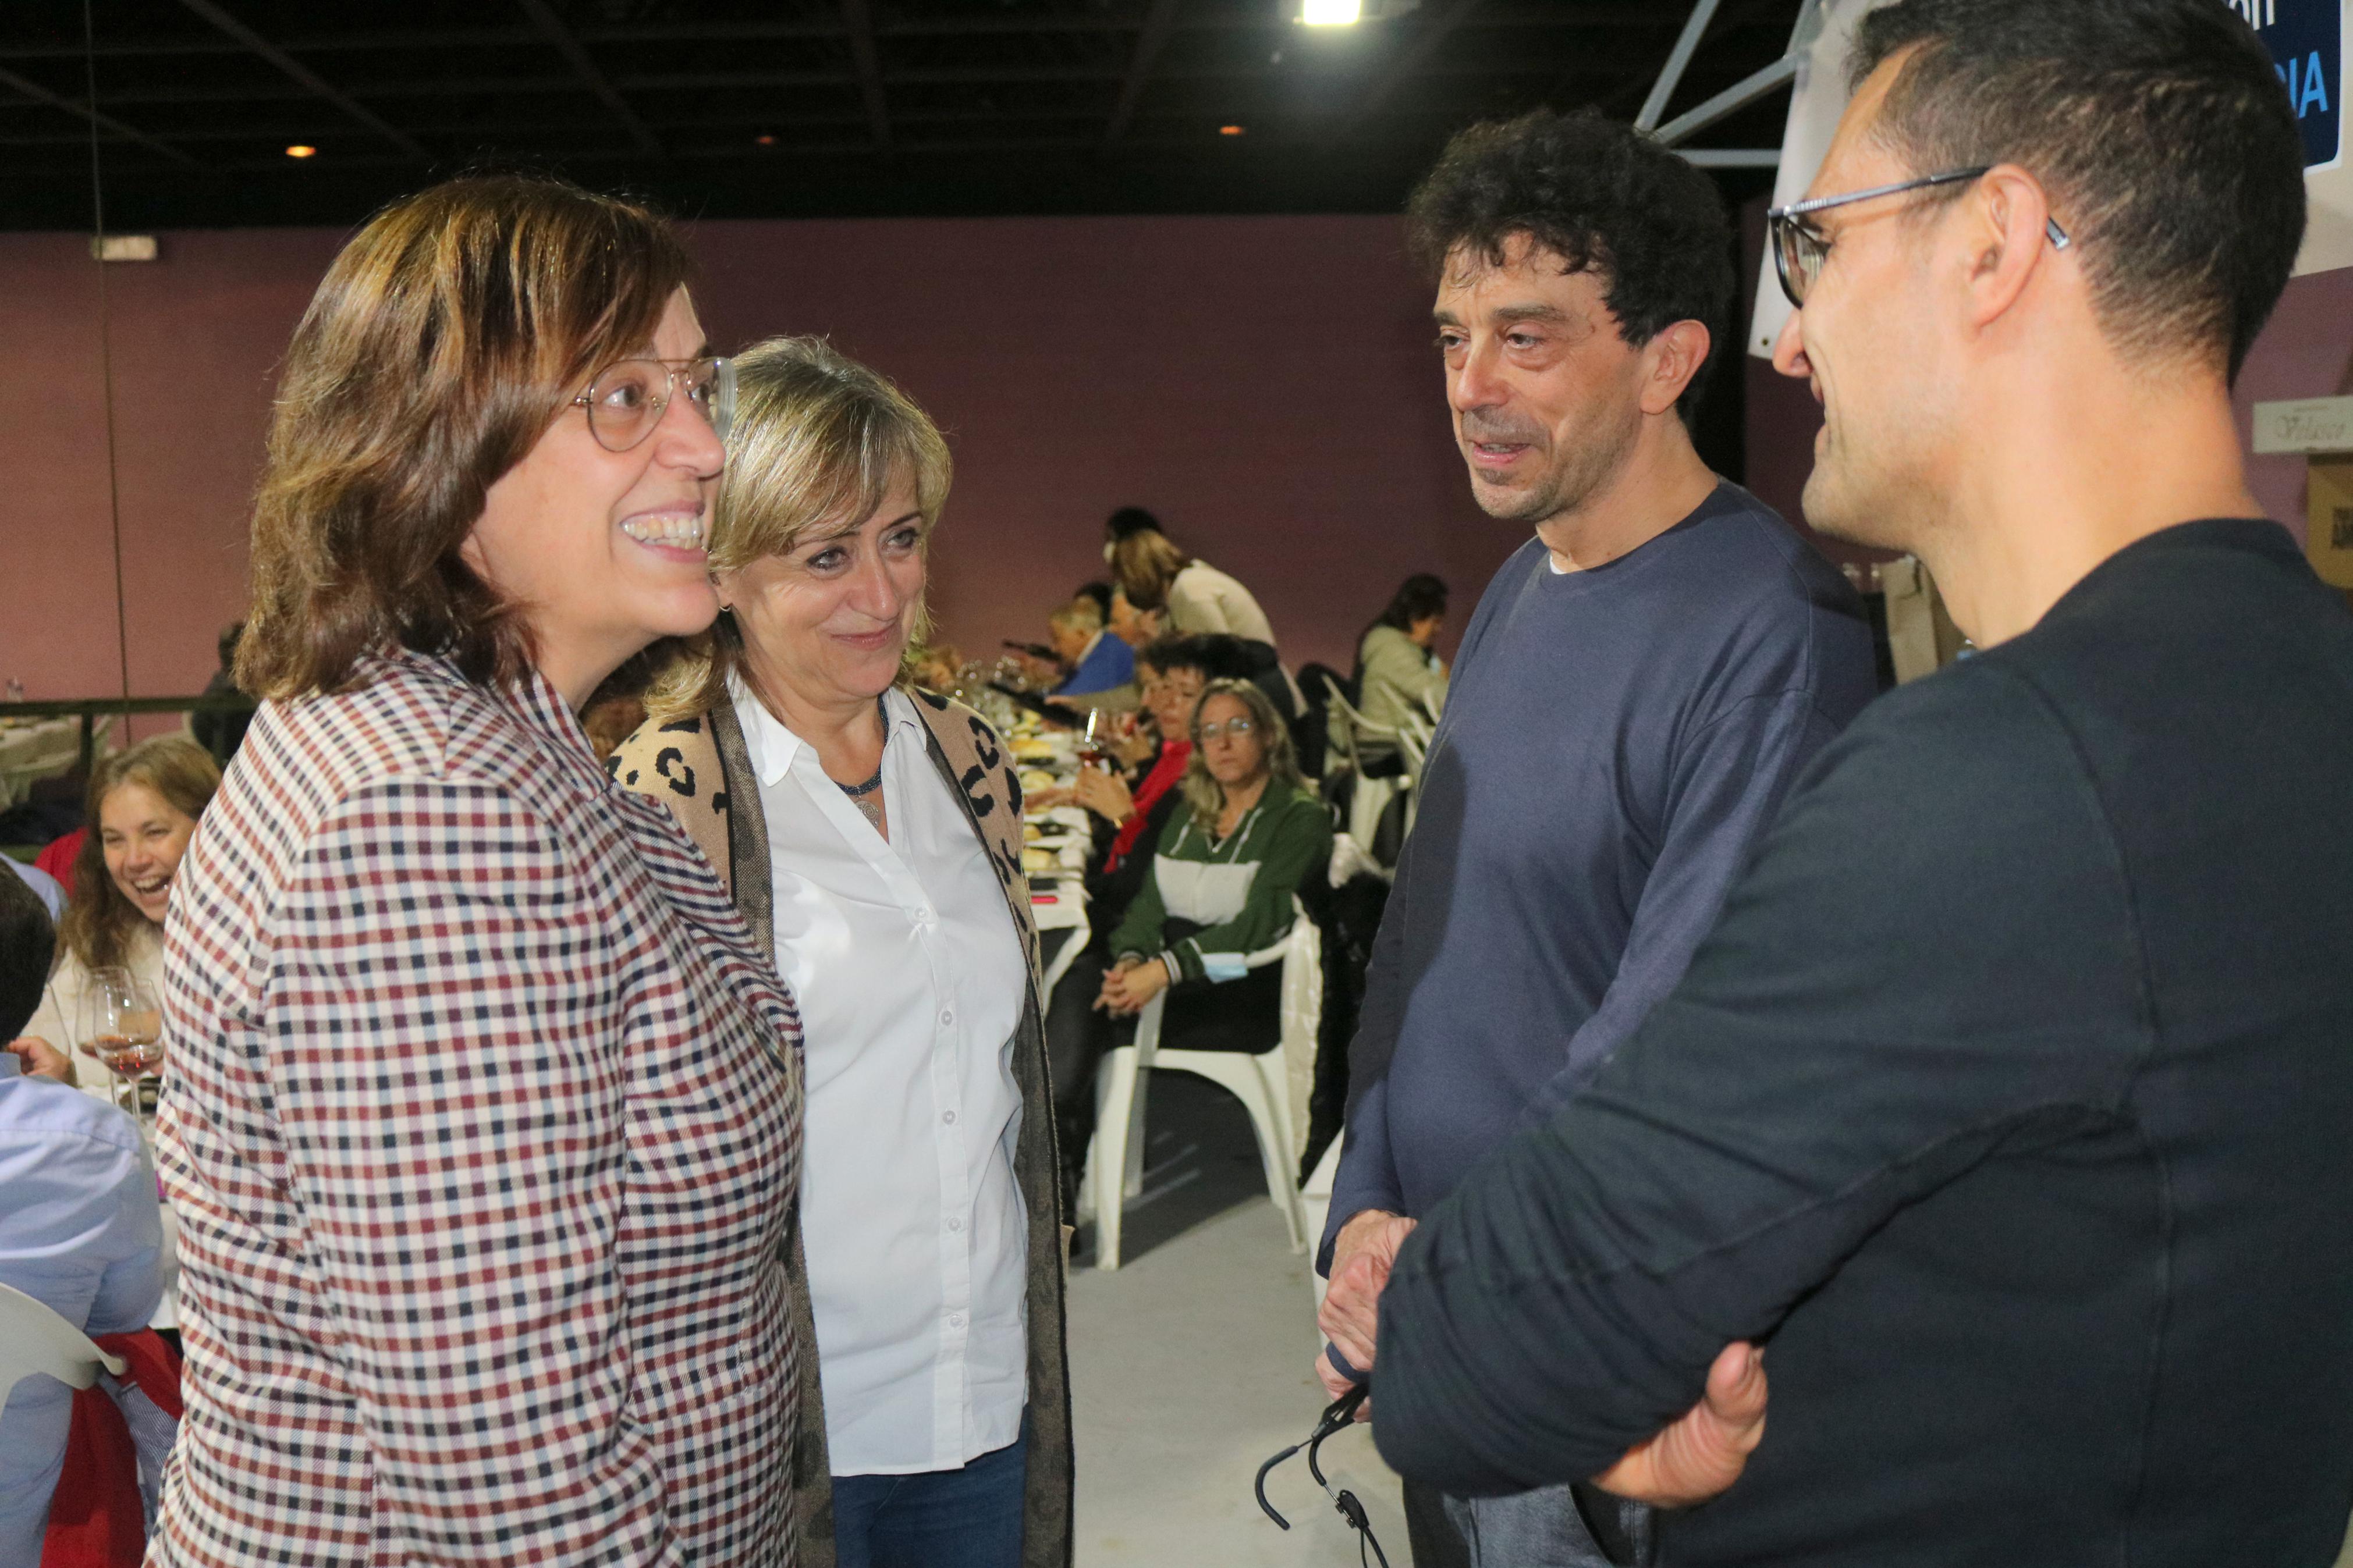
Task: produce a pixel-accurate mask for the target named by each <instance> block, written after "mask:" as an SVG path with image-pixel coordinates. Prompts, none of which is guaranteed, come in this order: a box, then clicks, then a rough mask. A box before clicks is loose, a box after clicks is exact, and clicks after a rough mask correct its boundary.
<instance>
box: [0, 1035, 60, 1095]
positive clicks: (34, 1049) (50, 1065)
mask: <svg viewBox="0 0 2353 1568" xmlns="http://www.w3.org/2000/svg"><path fill="white" fill-rule="evenodd" d="M0 1048H5V1049H7V1050H10V1051H13V1052H15V1053H16V1056H17V1058H19V1059H21V1060H22V1061H23V1062H24V1064H25V1076H26V1078H47V1079H56V1080H57V1081H58V1082H59V1083H72V1082H74V1081H75V1080H76V1078H77V1076H78V1075H76V1073H75V1072H74V1065H73V1058H71V1057H69V1056H67V1055H66V1054H65V1053H64V1052H62V1051H60V1050H58V1048H57V1047H55V1046H52V1045H50V1044H49V1042H48V1041H47V1040H45V1039H42V1038H41V1037H39V1036H37V1035H26V1036H24V1037H22V1038H19V1039H14V1040H11V1041H9V1042H8V1044H7V1045H6V1047H0Z"/></svg>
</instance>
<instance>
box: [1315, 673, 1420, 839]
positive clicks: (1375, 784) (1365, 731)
mask: <svg viewBox="0 0 2353 1568" xmlns="http://www.w3.org/2000/svg"><path fill="white" fill-rule="evenodd" d="M1324 690H1325V692H1326V693H1328V694H1329V695H1328V697H1327V699H1326V702H1327V708H1326V711H1328V712H1333V713H1337V714H1338V715H1339V716H1340V720H1341V722H1340V723H1339V724H1338V725H1337V726H1335V727H1333V728H1334V729H1335V731H1336V732H1337V733H1338V734H1339V736H1340V737H1341V750H1342V752H1344V753H1345V756H1346V758H1347V762H1348V771H1349V772H1351V773H1355V774H1356V788H1355V789H1354V790H1353V791H1352V792H1350V794H1349V796H1348V820H1347V821H1346V822H1345V824H1343V825H1342V828H1343V831H1345V833H1347V834H1348V836H1349V837H1352V838H1354V839H1356V842H1357V843H1359V844H1361V845H1364V846H1365V847H1367V848H1370V847H1372V845H1373V843H1374V841H1375V839H1376V838H1377V836H1378V835H1379V832H1380V826H1381V815H1382V813H1384V812H1386V811H1387V810H1388V805H1389V802H1390V801H1391V800H1392V799H1394V798H1396V796H1397V795H1398V792H1399V791H1400V790H1405V789H1409V788H1411V787H1412V780H1411V778H1410V777H1409V778H1402V779H1401V778H1396V777H1387V778H1377V779H1372V778H1366V776H1365V763H1364V755H1363V751H1362V747H1363V743H1364V742H1366V741H1380V742H1386V743H1388V744H1389V745H1392V746H1395V747H1397V748H1398V751H1399V752H1404V753H1405V754H1406V756H1407V758H1408V768H1409V772H1410V773H1419V766H1420V761H1419V755H1418V754H1417V753H1415V752H1410V751H1408V749H1407V741H1406V737H1405V735H1404V734H1403V733H1402V732H1400V731H1398V730H1396V729H1394V728H1392V727H1391V726H1389V725H1387V724H1376V723H1374V722H1373V721H1371V720H1370V719H1367V718H1366V717H1365V716H1364V714H1363V713H1362V712H1360V711H1358V710H1357V709H1356V705H1355V704H1353V703H1351V702H1350V701H1349V700H1348V698H1347V694H1346V693H1345V692H1343V691H1342V690H1341V689H1340V688H1339V686H1338V684H1337V683H1336V682H1335V681H1334V680H1333V679H1332V678H1331V677H1330V676H1328V675H1327V676H1325V677H1324ZM1407 809H1408V810H1409V811H1410V810H1411V809H1412V803H1411V802H1410V801H1409V802H1408V803H1407Z"/></svg>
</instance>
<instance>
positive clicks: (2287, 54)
mask: <svg viewBox="0 0 2353 1568" xmlns="http://www.w3.org/2000/svg"><path fill="white" fill-rule="evenodd" d="M2229 4H2230V7H2231V9H2232V10H2233V11H2236V12H2237V13H2238V14H2239V15H2240V16H2242V17H2243V18H2245V19H2246V21H2247V22H2249V23H2250V24H2252V25H2253V27H2254V29H2255V32H2256V35H2257V36H2258V37H2261V38H2262V39H2263V44H2264V47H2267V48H2269V49H2270V50H2271V52H2272V68H2273V69H2274V70H2276V71H2277V72H2279V79H2280V82H2281V84H2282V85H2283V86H2284V87H2285V88H2286V89H2287V100H2288V102H2290V103H2291V104H2293V105H2295V122H2296V125H2297V127H2298V128H2299V129H2300V130H2302V131H2303V132H2304V166H2305V167H2306V168H2307V169H2310V168H2314V167H2316V166H2317V165H2319V164H2322V163H2335V162H2336V161H2337V151H2338V147H2339V144H2340V137H2341V134H2342V132H2341V131H2340V129H2339V127H2340V124H2341V122H2340V121H2339V119H2338V110H2337V105H2338V101H2339V99H2340V97H2341V94H2340V93H2339V91H2338V89H2339V88H2340V86H2341V85H2342V81H2341V76H2342V71H2343V65H2344V31H2345V7H2344V5H2343V4H2342V0H2229Z"/></svg>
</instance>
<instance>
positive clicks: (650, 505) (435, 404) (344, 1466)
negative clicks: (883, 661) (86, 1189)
mask: <svg viewBox="0 0 2353 1568" xmlns="http://www.w3.org/2000/svg"><path fill="white" fill-rule="evenodd" d="M688 274H689V266H688V261H687V257H686V252H685V250H684V247H683V246H682V244H681V240H680V238H679V237H678V235H677V233H676V232H675V231H674V230H673V229H672V228H671V227H670V226H669V225H667V224H666V223H664V222H662V221H661V220H659V218H656V217H655V216H652V215H651V214H649V213H648V212H646V211H645V210H643V209H642V208H639V207H637V206H633V205H629V204H628V203H626V202H621V201H616V200H612V199H609V198H607V197H603V196H596V195H590V194H589V193H587V192H586V191H582V190H579V189H576V188H575V187H573V186H570V185H565V184H559V183H556V182H554V181H545V180H534V179H524V178H516V177H483V178H474V179H464V180H458V181H454V182H451V183H449V184H444V185H440V186H437V187H435V188H434V189H432V190H429V191H427V192H425V193H424V194H423V195H417V196H414V197H411V198H409V199H407V200H406V201H402V202H398V203H396V204H395V205H392V206H390V207H388V208H386V209H385V211H383V212H382V213H379V214H378V215H377V216H375V218H373V219H372V220H370V222H369V223H368V224H367V226H365V227H364V228H363V229H361V230H360V232H359V234H358V235H357V236H356V237H353V239H352V241H351V242H350V243H349V244H348V245H346V246H345V247H343V252H342V253H341V254H340V255H339V256H337V257H336V258H335V260H334V262H333V263H332V265H331V266H330V267H329V268H328V270H327V276H326V278H325V279H324V280H323V281H322V283H321V285H320V287H319V290H318V292H317V294H316V295H315V296H314V297H313V299H312V300H311V306H310V309H309V310H307V311H306V312H305V313H304V315H303V318H302V321H301V325H300V326H299V327H297V328H296V330H295V333H294V341H293V343H292V346H291V347H290V349H289V350H288V353H287V355H286V359H285V363H284V369H283V372H282V374H281V376H280V385H279V389H278V399H277V411H276V415H275V420H274V423H273V425H272V427H271V430H270V433H269V456H268V459H267V462H266V465H265V467H264V468H263V471H262V477H261V483H260V488H259V495H258V497H257V499H256V501H255V518H254V524H253V578H254V584H253V605H254V610H253V618H252V620H251V622H250V623H249V626H248V630H247V633H246V636H245V639H244V641H243V642H242V643H241V644H240V645H239V647H238V652H237V683H238V685H239V686H240V687H242V688H243V689H246V690H248V691H251V692H253V693H255V694H256V695H258V696H259V697H260V698H261V699H263V702H262V707H261V709H260V710H259V713H258V714H257V715H256V716H255V718H254V721H253V723H252V727H251V728H250V729H249V730H248V731H247V733H246V739H245V744H244V745H243V746H242V747H241V748H240V749H239V750H238V752H237V765H236V766H235V767H233V768H231V769H230V770H229V774H228V778H227V782H226V783H225V784H223V785H222V786H221V788H220V790H219V792H218V793H217V794H216V795H215V796H214V797H213V802H212V805H211V806H210V807H209V809H207V810H206V813H205V816H204V820H203V822H202V823H201V824H200V825H199V826H198V827H197V829H196V834H195V841H194V842H193V843H192V844H191V845H190V847H189V848H188V852H187V856H186V858H185V861H184V862H183V863H182V865H181V868H180V872H179V875H178V877H177V879H175V881H174V885H173V888H172V899H171V903H172V919H171V921H170V924H169V927H168V929H167V931H166V933H165V937H164V1048H165V1055H166V1058H167V1060H168V1061H169V1063H170V1067H169V1069H168V1070H169V1078H170V1086H169V1088H168V1089H167V1091H166V1092H165V1094H164V1103H163V1110H162V1113H161V1116H160V1119H159V1122H158V1127H157V1137H156V1142H157V1144H158V1148H159V1152H160V1155H161V1163H162V1167H163V1175H164V1185H165V1187H166V1188H167V1189H168V1192H169V1194H170V1198H171V1202H172V1208H173V1212H174V1215H176V1216H177V1218H178V1222H179V1249H180V1251H179V1255H180V1266H181V1274H180V1290H181V1303H180V1310H181V1318H182V1322H183V1326H184V1328H185V1333H186V1341H185V1344H186V1352H187V1366H186V1372H185V1379H184V1382H183V1384H182V1389H183V1393H184V1394H185V1402H186V1412H185V1418H184V1419H183V1420H182V1421H181V1423H180V1432H179V1439H178V1446H177V1447H176V1448H175V1450H174V1453H173V1456H172V1463H171V1466H170V1468H168V1470H167V1471H166V1473H165V1477H164V1500H163V1509H162V1513H161V1518H160V1520H159V1521H158V1523H157V1526H156V1530H155V1533H154V1536H153V1540H152V1541H151V1542H150V1544H149V1546H148V1555H147V1562H148V1563H151V1564H159V1565H166V1568H177V1565H180V1564H205V1565H206V1568H219V1565H223V1564H254V1565H257V1568H259V1564H264V1563H392V1562H398V1563H590V1562H596V1563H677V1564H680V1565H681V1568H694V1565H708V1568H747V1565H754V1564H756V1565H758V1568H789V1565H790V1564H791V1563H793V1560H794V1556H793V1537H792V1515H791V1511H790V1508H789V1497H788V1496H787V1494H786V1489H785V1486H784V1481H785V1471H786V1456H788V1455H789V1454H790V1453H791V1451H792V1447H793V1433H794V1411H793V1402H794V1397H795V1392H794V1391H795V1386H796V1385H795V1377H794V1373H795V1356H796V1352H797V1350H806V1349H807V1346H806V1343H805V1342H800V1343H797V1342H796V1339H795V1336H794V1331H793V1328H792V1325H791V1321H790V1319H789V1317H788V1315H787V1312H786V1291H785V1279H784V1271H783V1268H782V1267H781V1265H780V1264H779V1262H778V1258H779V1255H780V1253H781V1252H782V1249H783V1247H784V1242H785V1222H786V1216H787V1215H789V1214H790V1213H791V1205H792V1201H793V1193H794V1182H795V1177H796V1163H797V1156H798V1152H799V1147H800V1107H801V1098H800V1089H801V1084H800V1073H799V1066H798V1063H799V1038H798V1035H799V1030H798V1026H797V1024H796V1022H795V1020H794V1013H793V1004H792V1000H791V998H790V997H789V996H788V995H787V994H786V993H785V991H784V990H783V988H782V987H781V986H780V985H779V984H777V982H776V976H775V973H774V971H772V970H771V969H770V967H769V965H768V963H767V960H766V959H765V956H764V955H763V954H762V953H761V952H760V950H759V947H758V946H757V944H755V943H754V941H753V940H752V934H751V932H750V931H748V930H747V929H746V928H745V926H744V921H743V919H742V917H741V916H739V915H738V914H737V913H736V912H735V911H734V910H733V909H731V908H730V907H729V906H728V903H727V899H726V895H725V893H724V892H723V890H722V889H721V888H720V885H719V883H718V881H717V879H714V878H713V877H712V874H711V869H710V868H709V867H708V866H706V865H705V864H704V863H703V860H702V857H701V856H699V855H697V854H696V853H695V852H694V847H693V846H692V845H691V844H690V843H688V842H687V840H686V838H685V837H684V836H682V835H681V833H680V832H679V831H678V826H677V824H676V823H675V822H673V821H672V820H671V819H670V816H668V814H666V813H664V812H663V811H661V810H660V809H659V808H658V807H656V806H655V805H653V804H652V803H650V802H649V801H646V800H643V799H640V798H639V797H638V796H635V795H629V794H628V793H627V792H626V791H624V790H622V789H620V788H619V787H618V786H617V785H616V784H613V782H612V781H611V780H610V779H608V778H607V776H606V773H605V770H604V767H603V759H601V758H600V757H598V756H597V755H596V753H595V752H592V751H590V750H589V746H588V742H587V739H586V736H585V735H584V734H583V733H582V731H581V728H580V724H579V722H578V721H577V720H576V719H575V713H576V712H577V711H578V710H579V709H580V708H581V706H582V705H583V704H584V703H586V701H587V700H588V698H589V694H590V693H591V692H593V691H594V690H596V687H597V684H598V683H599V682H600V681H602V680H603V679H605V678H606V677H607V675H609V674H610V673H611V672H612V671H613V670H614V669H616V668H618V667H619V666H620V665H621V664H622V663H623V662H624V661H625V660H627V659H628V658H630V657H631V656H633V655H635V654H636V653H638V650H640V649H641V648H643V647H646V646H647V645H648V644H649V643H651V642H653V641H654V640H655V639H656V638H658V637H665V636H673V635H677V634H681V633H687V632H696V631H700V630H702V628H703V627H705V626H709V625H710V624H711V618H712V616H713V615H715V614H716V613H717V612H718V601H717V600H716V598H715V597H714V596H713V595H712V589H711V580H710V574H709V565H708V563H707V562H706V561H705V559H704V555H703V549H702V538H703V530H704V527H705V523H706V519H707V512H708V508H709V504H710V500H711V497H712V489H713V488H714V486H715V485H716V482H717V480H718V477H719V470H720V467H721V465H722V464H723V461H724V460H725V456H726V453H725V449H724V448H723V447H722V445H721V444H720V429H719V428H718V427H719V426H723V423H724V421H725V416H726V382H725V379H724V376H723V364H722V363H719V362H714V361H713V360H712V358H711V357H710V353H711V351H710V349H709V347H708V345H707V344H706V343H705V342H704V341H703V335H702V325H701V323H700V322H698V321H697V320H696V319H695V311H694V304H693V300H692V299H691V297H690V296H689V294H688V292H687V288H686V284H687V279H688Z"/></svg>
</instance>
